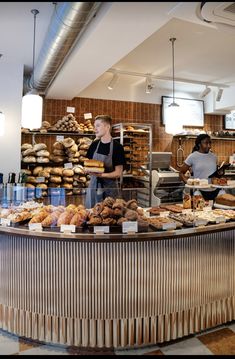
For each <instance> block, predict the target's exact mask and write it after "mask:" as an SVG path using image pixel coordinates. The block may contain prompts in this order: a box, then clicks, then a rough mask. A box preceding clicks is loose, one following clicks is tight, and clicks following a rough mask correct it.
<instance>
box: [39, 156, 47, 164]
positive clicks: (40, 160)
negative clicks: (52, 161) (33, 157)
mask: <svg viewBox="0 0 235 359" xmlns="http://www.w3.org/2000/svg"><path fill="white" fill-rule="evenodd" d="M37 162H38V163H48V162H49V158H48V157H37Z"/></svg>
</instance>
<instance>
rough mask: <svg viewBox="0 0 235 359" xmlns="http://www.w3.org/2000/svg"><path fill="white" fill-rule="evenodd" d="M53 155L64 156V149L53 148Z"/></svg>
mask: <svg viewBox="0 0 235 359" xmlns="http://www.w3.org/2000/svg"><path fill="white" fill-rule="evenodd" d="M53 155H55V156H64V150H57V149H54V150H53Z"/></svg>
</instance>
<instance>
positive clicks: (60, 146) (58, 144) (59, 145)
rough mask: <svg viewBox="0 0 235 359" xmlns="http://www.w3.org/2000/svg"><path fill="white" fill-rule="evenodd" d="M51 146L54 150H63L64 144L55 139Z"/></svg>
mask: <svg viewBox="0 0 235 359" xmlns="http://www.w3.org/2000/svg"><path fill="white" fill-rule="evenodd" d="M53 148H54V149H55V150H63V149H64V145H63V143H62V142H59V141H56V142H55V143H53Z"/></svg>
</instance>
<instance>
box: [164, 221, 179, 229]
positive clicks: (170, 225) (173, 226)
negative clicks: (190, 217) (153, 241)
mask: <svg viewBox="0 0 235 359" xmlns="http://www.w3.org/2000/svg"><path fill="white" fill-rule="evenodd" d="M162 229H164V230H172V229H176V223H175V222H169V223H163V224H162Z"/></svg>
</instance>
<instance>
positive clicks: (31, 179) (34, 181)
mask: <svg viewBox="0 0 235 359" xmlns="http://www.w3.org/2000/svg"><path fill="white" fill-rule="evenodd" d="M26 182H27V183H37V181H36V178H35V177H34V176H27V179H26Z"/></svg>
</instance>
